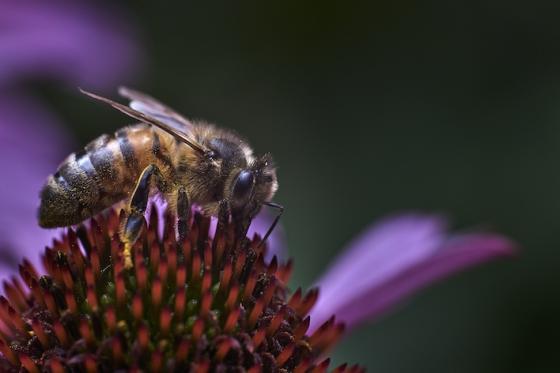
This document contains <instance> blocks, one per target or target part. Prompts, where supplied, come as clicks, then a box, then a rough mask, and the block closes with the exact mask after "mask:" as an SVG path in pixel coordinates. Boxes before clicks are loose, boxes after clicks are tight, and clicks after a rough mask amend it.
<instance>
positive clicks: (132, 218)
mask: <svg viewBox="0 0 560 373" xmlns="http://www.w3.org/2000/svg"><path fill="white" fill-rule="evenodd" d="M154 177H155V183H156V185H157V187H158V189H159V190H160V191H165V189H166V186H165V182H164V179H163V177H162V175H161V172H160V170H159V169H158V168H157V166H156V165H153V164H151V165H149V166H148V167H146V168H145V169H144V171H142V174H141V175H140V177H139V178H138V181H137V182H136V187H135V188H134V192H133V194H132V198H131V199H130V203H129V208H128V216H127V217H126V220H125V222H124V225H123V226H122V227H121V239H122V240H123V242H124V245H125V247H124V260H125V262H124V264H125V267H126V268H131V267H132V258H131V257H132V255H131V250H132V245H133V244H134V242H136V240H137V239H138V236H139V235H140V232H141V230H142V225H143V223H144V213H145V212H146V206H147V205H148V198H149V197H150V186H151V183H152V179H153V178H154Z"/></svg>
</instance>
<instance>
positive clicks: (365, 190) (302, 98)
mask: <svg viewBox="0 0 560 373" xmlns="http://www.w3.org/2000/svg"><path fill="white" fill-rule="evenodd" d="M120 5H121V6H122V7H123V8H125V10H126V12H125V13H129V16H130V18H131V19H132V21H133V22H135V23H136V26H137V31H138V36H139V39H140V41H141V44H142V46H143V48H144V50H145V57H146V59H145V63H144V70H143V73H142V75H141V76H140V77H139V78H138V79H136V80H133V81H128V82H127V81H123V83H124V84H131V85H132V86H134V87H137V88H139V89H141V90H143V91H147V92H149V93H151V94H153V95H154V96H156V97H159V98H161V99H162V100H163V101H165V102H167V103H169V104H170V105H171V106H173V107H176V108H178V109H180V111H182V112H184V113H185V114H187V116H189V117H193V118H204V119H207V120H209V121H213V122H215V123H218V124H220V125H222V126H226V127H230V128H233V129H235V130H237V131H238V132H239V133H241V134H243V135H244V136H246V137H247V138H248V139H249V140H250V141H251V143H252V145H253V146H254V147H255V149H256V150H257V151H258V152H265V151H270V152H272V153H273V154H274V157H275V159H276V161H277V163H278V165H279V178H280V185H281V187H280V191H279V193H278V195H277V201H278V202H280V203H282V204H284V205H285V206H286V208H287V212H286V214H285V218H284V219H283V223H284V227H285V230H286V232H287V238H288V244H289V249H290V254H291V255H292V256H293V257H295V259H296V270H295V278H294V281H293V283H294V284H303V285H305V286H310V285H311V284H312V283H313V281H314V279H316V278H317V276H318V275H319V274H320V273H321V271H322V270H324V269H325V268H326V266H327V265H328V264H329V262H330V261H331V259H332V258H333V256H334V255H335V254H336V253H337V252H338V251H339V250H341V249H342V248H343V246H344V244H345V243H346V242H348V241H349V240H350V239H351V238H352V237H353V236H354V235H355V234H357V233H358V232H360V231H361V230H362V229H363V228H365V227H366V226H367V225H368V224H370V223H371V222H372V221H374V220H376V219H378V218H380V217H382V216H384V215H386V214H388V213H393V212H395V211H402V210H409V209H413V210H421V211H435V212H444V213H447V214H448V215H449V216H451V217H453V222H454V226H455V227H457V228H459V229H461V228H469V227H473V226H474V227H478V226H481V227H484V228H491V229H495V230H498V231H500V232H504V233H506V234H508V235H510V236H511V237H513V238H514V239H515V240H516V241H518V242H519V243H520V244H521V246H522V248H523V249H522V252H521V255H520V257H519V258H518V259H517V260H514V261H509V262H501V263H494V264H491V265H487V266H485V267H483V268H478V269H476V270H472V271H469V272H468V273H464V274H461V275H459V276H455V277H454V278H452V279H451V280H449V281H447V282H445V283H443V284H439V285H437V286H434V287H432V288H430V289H429V290H427V291H423V292H422V293H421V294H420V295H419V296H416V297H415V298H414V299H413V300H412V301H410V302H408V303H407V304H406V306H405V307H401V308H399V309H398V310H397V312H393V313H392V314H390V315H389V316H387V317H385V318H383V319H382V320H380V321H378V322H376V323H372V324H370V325H368V326H367V327H364V328H360V329H359V330H357V331H355V332H354V333H352V334H351V335H349V336H348V337H347V338H346V339H345V340H344V341H343V342H342V343H341V344H340V345H339V347H338V348H337V349H336V351H334V359H335V363H337V364H338V363H341V362H344V361H348V362H350V363H355V362H357V363H361V364H363V365H365V366H367V368H368V370H369V371H370V372H448V371H453V372H528V371H552V370H555V369H558V368H559V367H560V362H559V358H558V351H559V347H560V342H559V336H560V324H559V321H558V316H559V315H560V298H559V287H558V285H559V284H560V250H559V247H558V242H559V241H560V240H559V239H558V214H559V213H560V196H559V193H558V191H559V188H558V187H559V185H560V177H559V175H558V172H557V169H558V167H557V164H558V160H559V159H560V84H559V83H560V64H559V63H560V23H559V21H558V19H559V15H560V3H558V1H533V2H523V1H505V0H503V1H496V0H490V1H489V0H487V1H443V0H442V1H424V2H415V1H407V0H397V1H353V2H346V3H343V2H340V1H316V2H311V1H307V2H304V1H286V0H284V1H281V2H277V1H271V2H266V3H265V2H259V1H243V2H233V1H208V2H204V4H202V3H194V2H187V1H184V2H173V3H172V2H164V1H162V2H159V3H156V2H150V3H148V2H143V4H142V5H140V4H139V2H137V1H132V0H130V1H121V2H120ZM100 58H102V56H100ZM46 90H47V92H48V95H47V96H48V99H50V100H51V102H52V104H53V105H54V106H55V107H56V108H57V109H58V112H59V113H60V114H61V116H62V117H63V118H64V119H65V120H66V122H67V123H68V124H69V130H70V131H72V132H73V133H74V134H75V136H76V138H77V139H78V142H79V143H81V144H85V143H87V142H88V141H89V140H91V139H92V138H94V137H96V136H98V135H99V134H101V133H103V132H110V131H113V130H115V129H116V128H117V127H119V126H122V125H123V124H125V123H126V119H124V118H122V117H121V116H119V115H117V114H115V113H113V112H111V111H109V110H101V109H100V107H99V106H98V105H92V104H91V102H90V101H88V100H84V99H83V97H80V96H78V95H76V94H75V91H67V92H60V88H57V89H53V88H49V87H47V88H46ZM106 93H109V92H106ZM109 94H112V95H113V93H109Z"/></svg>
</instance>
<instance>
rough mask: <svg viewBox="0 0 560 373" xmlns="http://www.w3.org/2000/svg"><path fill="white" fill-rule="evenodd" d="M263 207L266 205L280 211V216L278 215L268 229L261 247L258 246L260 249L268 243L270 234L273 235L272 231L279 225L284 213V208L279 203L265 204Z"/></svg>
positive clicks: (260, 244)
mask: <svg viewBox="0 0 560 373" xmlns="http://www.w3.org/2000/svg"><path fill="white" fill-rule="evenodd" d="M263 205H266V206H268V207H272V208H273V209H276V210H278V215H276V217H275V218H274V220H273V221H272V224H270V227H269V228H268V230H267V231H266V233H265V235H264V236H263V238H262V240H261V243H259V246H257V247H258V248H260V247H261V246H262V245H263V244H264V243H265V242H266V240H267V238H268V237H269V236H270V234H271V233H272V231H273V230H274V228H275V227H276V225H277V224H278V221H279V220H280V217H281V216H282V214H283V213H284V206H282V205H279V204H278V203H274V202H264V203H263Z"/></svg>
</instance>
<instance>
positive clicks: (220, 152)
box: [38, 87, 284, 267]
mask: <svg viewBox="0 0 560 373" xmlns="http://www.w3.org/2000/svg"><path fill="white" fill-rule="evenodd" d="M81 92H82V93H84V94H86V95H88V96H89V97H91V98H93V99H95V100H98V101H101V102H103V103H106V104H108V105H110V106H112V107H113V108H115V109H117V110H119V111H121V112H122V113H124V114H126V115H128V116H129V117H132V118H134V119H136V120H138V121H139V123H137V124H134V125H131V126H128V127H124V128H122V129H120V130H118V131H117V132H115V134H114V135H102V136H100V137H98V138H97V139H95V140H93V141H92V142H90V143H89V144H88V145H86V146H85V148H84V149H83V150H82V151H80V152H78V153H73V154H70V156H68V157H67V158H66V160H64V161H63V162H62V164H61V165H60V166H59V167H58V170H57V171H56V173H54V174H53V175H50V176H49V177H48V179H47V181H46V183H45V185H44V187H43V189H42V191H41V193H40V198H41V203H40V207H39V213H38V215H39V225H41V226H42V227H44V228H53V227H63V226H70V225H74V224H78V223H80V222H82V221H84V220H86V219H88V218H90V217H92V216H94V215H95V214H97V213H99V212H101V211H102V210H104V209H106V208H108V207H110V206H112V205H113V204H115V203H117V202H119V201H122V200H126V201H127V204H126V208H125V219H124V220H123V222H122V224H121V230H120V235H121V239H122V241H123V242H124V244H125V248H124V258H125V266H127V267H130V266H132V262H131V254H130V250H131V245H132V244H133V243H134V242H135V241H136V239H137V238H138V236H139V235H140V232H141V229H142V226H143V222H144V212H145V211H146V206H147V204H148V199H149V197H150V196H151V195H153V194H155V193H157V192H159V193H160V194H161V195H162V196H163V198H164V199H165V200H166V201H167V203H168V206H169V208H170V209H171V211H173V212H174V214H175V215H176V218H177V226H176V229H177V235H178V237H179V239H180V240H182V239H184V238H185V236H186V234H187V229H188V221H189V214H190V212H191V206H192V204H196V205H198V206H199V207H200V208H201V210H202V212H203V214H205V215H207V216H216V217H217V218H218V224H225V223H226V222H227V221H228V220H229V219H230V217H231V219H232V221H233V222H235V224H236V228H235V231H236V235H241V236H242V237H244V236H245V235H246V233H247V230H248V228H249V225H250V223H251V220H252V219H253V218H254V217H255V215H256V214H257V213H258V212H259V210H260V209H261V207H262V206H263V205H267V206H270V207H272V208H276V209H277V210H278V214H277V215H276V218H275V219H274V221H273V222H272V224H271V226H270V227H269V229H268V230H267V232H266V233H265V235H264V236H263V242H264V241H265V240H266V239H267V238H268V236H269V235H270V233H271V232H272V230H273V229H274V227H275V226H276V224H277V223H278V220H279V218H280V216H281V214H282V212H283V210H284V209H283V207H282V206H281V205H278V204H276V203H274V202H272V201H271V200H272V198H273V196H274V194H275V192H276V190H277V189H278V181H277V178H276V169H275V167H274V164H273V162H272V158H271V156H270V154H268V153H267V154H264V155H262V156H255V155H253V151H252V149H251V147H250V146H249V145H248V143H247V142H246V141H245V140H243V139H242V138H241V137H239V136H238V135H237V134H235V133H234V132H232V131H230V130H226V129H221V128H217V127H215V126H213V125H211V124H207V123H204V122H196V121H190V120H188V119H186V118H185V117H184V116H182V115H180V114H178V113H177V112H175V111H174V110H173V109H171V108H169V107H167V106H165V105H164V104H162V103H161V102H159V101H157V100H156V99H154V98H152V97H150V96H148V95H145V94H143V93H140V92H137V91H134V90H131V89H128V88H124V87H121V88H120V89H119V94H120V95H121V96H123V97H125V98H126V99H128V100H130V103H129V106H126V105H122V104H120V103H118V102H115V101H112V100H110V99H108V98H104V97H101V96H98V95H96V94H93V93H90V92H86V91H84V90H81Z"/></svg>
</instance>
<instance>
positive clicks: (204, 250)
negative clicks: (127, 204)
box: [0, 208, 511, 373]
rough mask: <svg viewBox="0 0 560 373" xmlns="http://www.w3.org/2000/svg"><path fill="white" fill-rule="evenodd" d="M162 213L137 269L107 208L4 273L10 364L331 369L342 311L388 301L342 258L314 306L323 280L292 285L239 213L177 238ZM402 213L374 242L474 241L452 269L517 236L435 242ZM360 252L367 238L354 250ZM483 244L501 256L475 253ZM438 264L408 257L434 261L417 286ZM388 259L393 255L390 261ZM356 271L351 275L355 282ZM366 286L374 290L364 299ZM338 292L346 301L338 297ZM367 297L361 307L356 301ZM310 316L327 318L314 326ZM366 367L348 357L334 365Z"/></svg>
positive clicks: (1, 348) (5, 350)
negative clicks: (307, 287)
mask: <svg viewBox="0 0 560 373" xmlns="http://www.w3.org/2000/svg"><path fill="white" fill-rule="evenodd" d="M154 210H155V208H152V209H151V211H152V213H151V215H150V216H148V221H149V223H147V224H144V228H143V230H142V235H141V236H140V238H139V240H138V241H137V242H136V243H135V245H134V247H133V259H134V260H133V267H132V268H126V267H125V265H124V258H123V255H122V250H123V246H124V245H123V243H122V241H121V240H120V236H119V221H120V220H121V219H122V217H119V216H118V214H117V212H116V210H113V209H110V210H109V211H108V212H106V213H105V214H102V215H98V216H97V217H96V218H94V219H92V220H91V222H89V224H85V225H81V226H80V227H78V228H77V229H76V230H73V229H71V228H69V229H68V231H67V233H66V234H65V235H63V236H62V237H61V239H59V240H55V242H54V243H53V245H52V247H50V248H47V249H46V251H45V253H44V255H43V265H44V267H45V269H46V274H44V275H42V274H41V272H40V271H39V270H37V269H36V268H35V267H34V266H33V265H32V264H31V263H30V262H29V261H24V262H23V264H22V265H20V266H19V273H20V278H12V279H11V280H10V281H4V293H5V294H6V296H5V297H4V296H1V297H0V335H1V336H2V337H1V338H0V352H1V355H0V368H1V369H2V371H5V372H18V371H20V370H21V369H22V368H24V369H26V370H27V371H29V372H40V371H51V372H55V373H58V372H64V371H67V370H70V371H86V372H110V371H116V370H127V371H132V372H139V371H150V372H159V371H169V372H179V371H194V372H207V371H211V372H221V371H249V372H275V371H285V372H308V371H313V372H325V371H326V370H327V369H328V366H329V362H330V360H329V359H328V358H327V357H325V355H326V353H328V351H329V350H330V349H331V348H332V347H333V346H334V344H335V343H336V342H337V340H338V339H339V338H340V337H341V336H342V334H343V332H344V323H341V322H339V321H337V320H336V318H335V317H336V316H337V315H341V316H342V318H346V319H348V320H349V322H350V323H354V324H355V323H356V322H357V321H358V320H359V318H358V317H354V316H353V315H354V314H356V313H357V312H356V309H358V308H364V309H365V311H364V312H361V313H360V312H358V314H359V315H360V317H361V318H362V319H363V318H365V316H366V315H364V313H367V312H369V313H370V314H371V313H372V312H373V313H375V312H376V311H378V310H379V308H380V307H377V308H376V307H373V308H372V307H371V306H369V305H368V304H369V303H370V302H371V303H373V304H376V301H377V303H380V304H382V305H384V306H386V305H387V302H386V300H385V299H384V298H383V293H384V292H385V294H384V295H385V296H387V295H389V293H390V291H387V290H386V291H379V289H378V290H377V293H376V292H375V291H373V292H372V291H369V292H368V291H365V288H366V287H367V285H368V284H370V283H373V282H374V281H372V280H371V279H370V277H375V276H368V275H367V274H366V273H365V272H363V268H359V269H358V271H357V273H356V275H350V274H349V273H348V271H346V272H344V273H342V272H340V273H337V271H340V270H341V268H342V267H343V266H344V260H342V261H341V262H340V264H339V266H338V268H337V266H335V267H334V269H333V270H332V271H331V274H330V275H327V278H328V277H331V279H330V280H329V281H332V283H333V284H336V285H338V286H339V287H340V289H339V290H338V291H336V290H335V289H334V288H333V287H332V286H333V285H330V286H331V288H329V285H327V286H326V288H325V290H330V291H332V292H336V294H334V295H332V294H331V296H330V297H329V296H328V294H327V295H326V296H325V299H327V302H326V303H325V302H323V304H321V302H319V303H316V302H317V299H318V294H319V293H318V291H317V290H316V289H314V290H311V291H309V292H307V293H306V294H304V293H303V292H302V291H301V289H298V290H297V291H295V292H294V293H293V294H290V293H289V291H288V289H287V287H286V283H287V281H288V279H289V276H290V273H291V271H292V264H291V262H288V263H287V264H284V263H281V262H279V261H278V260H277V258H276V257H273V259H272V260H271V261H270V262H267V261H266V260H265V259H264V257H265V253H266V243H264V244H261V243H262V242H261V240H260V237H259V235H258V234H257V235H254V236H253V238H252V239H250V240H249V239H247V240H238V239H235V237H234V226H235V224H234V222H232V223H230V224H227V225H226V226H225V227H222V228H216V229H215V230H212V229H209V227H210V225H211V223H210V218H205V217H203V216H202V215H201V214H200V213H195V214H194V218H193V219H192V223H191V226H190V229H189V232H190V233H189V234H188V236H187V237H186V239H185V241H183V242H177V241H176V239H175V220H174V219H173V218H172V217H171V215H168V214H165V215H164V216H165V218H164V219H163V220H160V219H159V218H158V216H157V214H156V213H154ZM121 214H122V212H121ZM401 219H404V221H402V220H401V221H397V222H391V223H385V224H384V225H381V227H378V228H376V229H374V230H373V232H371V234H372V236H373V237H375V239H373V241H375V240H377V239H380V240H381V241H380V243H385V244H389V246H391V244H394V243H395V239H397V240H398V237H405V236H408V237H409V238H408V239H404V241H406V243H407V244H410V245H414V246H415V250H413V251H422V250H419V248H420V247H421V246H422V244H424V243H426V247H425V249H426V250H428V248H431V249H432V250H433V249H434V247H435V248H437V249H438V250H446V251H447V250H449V251H455V250H457V251H458V252H462V251H463V250H466V251H469V250H470V251H471V253H472V254H473V255H472V256H473V257H477V258H478V260H470V261H467V260H463V259H464V258H463V256H460V258H459V259H457V256H456V255H451V257H450V258H453V260H449V261H447V262H448V265H447V266H452V267H453V266H454V265H453V264H449V263H455V262H456V261H457V260H458V261H459V262H461V263H462V265H460V266H455V269H456V268H458V267H464V266H465V265H467V264H474V263H475V262H479V261H481V258H484V259H488V258H490V257H496V256H499V255H502V254H508V253H509V252H510V250H511V246H510V244H509V242H508V241H507V240H505V239H503V238H500V237H495V238H494V240H493V241H492V243H488V244H487V245H486V246H485V245H481V246H480V247H476V244H482V242H476V241H472V242H470V245H471V247H467V246H469V245H467V246H462V243H464V242H469V239H466V238H458V241H459V242H457V243H450V244H449V246H448V247H447V248H446V249H443V248H441V245H442V244H443V243H442V242H438V239H439V238H441V237H443V238H444V240H448V238H447V237H446V236H445V235H444V234H443V232H442V231H438V229H437V227H435V226H433V225H432V223H433V222H430V221H428V220H426V219H423V218H418V219H419V220H418V221H415V219H416V218H414V217H413V218H401ZM406 220H409V221H406ZM160 224H164V227H163V235H162V236H160V234H158V232H159V229H158V226H159V225H160ZM403 228H406V230H403ZM392 229H396V231H393V232H391V230H392ZM389 232H391V233H389ZM395 233H397V236H395V235H394V234H395ZM407 233H408V234H407ZM370 238H371V237H370ZM450 240H451V241H455V239H454V238H452V239H450ZM483 240H485V238H484V239H483ZM496 240H497V241H496ZM495 241H496V242H498V243H496V242H495ZM434 245H435V246H434ZM454 245H456V246H454ZM472 245H474V246H472ZM378 247H381V246H378ZM392 248H393V249H394V248H395V247H394V246H392ZM459 248H460V249H459ZM432 250H428V251H432ZM359 251H360V250H359V245H358V246H356V249H355V251H354V252H350V255H352V254H356V253H357V252H359ZM389 251H390V250H389ZM479 251H489V252H491V253H493V254H492V255H488V254H486V255H479V254H476V253H477V252H479ZM496 252H497V253H499V254H495V253H496ZM378 254H381V256H385V255H386V256H387V257H391V256H392V257H397V256H398V255H394V253H390V252H385V253H383V252H380V253H378ZM383 254H385V255H383ZM405 256H409V255H405ZM410 256H411V257H412V256H414V255H410ZM433 256H434V257H437V256H438V254H433ZM416 257H417V258H418V257H422V255H417V256H416ZM430 261H431V262H432V263H435V264H433V265H431V266H430V265H427V266H426V265H425V263H423V262H422V260H420V261H419V260H418V259H412V260H410V262H416V263H417V266H413V267H412V268H414V269H417V267H418V265H419V266H425V267H427V270H422V269H420V270H417V272H418V273H422V272H424V273H425V276H420V278H418V277H417V276H412V277H411V281H413V282H417V285H415V286H416V287H418V286H422V285H424V284H425V283H426V281H424V280H423V278H424V277H425V278H429V279H433V278H434V277H435V276H434V275H432V274H431V273H432V272H436V273H437V274H438V275H441V274H442V273H445V272H446V271H445V270H444V271H433V268H435V267H438V265H437V262H438V260H431V259H428V260H426V262H430ZM380 262H385V263H386V264H389V263H390V261H387V259H380ZM393 262H398V260H393ZM444 262H445V260H444ZM467 262H468V263H467ZM419 263H420V264H419ZM377 265H379V262H378V263H375V261H373V262H371V263H370V265H369V270H370V271H371V272H381V275H380V277H382V278H389V279H390V278H391V276H387V273H388V272H394V273H393V274H394V275H396V277H397V278H400V277H401V276H402V275H403V272H402V269H398V267H399V265H395V266H393V269H391V268H389V269H388V270H387V271H385V273H383V272H384V270H385V269H384V268H383V267H377ZM365 267H367V266H365ZM365 267H364V268H365ZM395 268H397V269H395ZM375 270H377V271H375ZM447 272H449V271H447ZM337 278H338V280H339V281H336V279H337ZM352 278H353V279H354V283H353V284H351V283H348V282H347V281H348V280H350V279H352ZM356 279H362V280H367V281H362V282H361V283H360V282H358V281H356ZM400 281H402V279H401V280H397V281H396V283H397V284H398V283H399V282H400ZM325 283H326V284H328V282H325ZM394 285H395V284H394ZM401 288H404V289H405V290H404V292H403V291H400V290H401ZM407 289H410V286H408V287H407V286H396V287H395V289H393V290H392V292H393V293H394V294H396V295H397V297H398V296H399V295H401V296H402V295H403V294H406V293H407V291H408V292H409V291H410V290H407ZM356 290H361V291H362V293H360V292H356ZM364 291H365V294H367V295H368V297H364V293H363V292H364ZM399 291H400V292H399ZM351 293H354V294H353V295H350V296H347V297H344V295H345V294H351ZM333 296H334V297H341V298H343V300H342V301H340V302H337V301H335V300H334V299H332V298H331V297H333ZM359 297H361V298H362V303H363V304H359V303H360V302H359V300H357V299H356V298H359ZM378 297H379V298H378ZM329 302H331V303H333V304H338V309H337V315H333V316H332V317H330V318H328V319H327V320H326V321H323V320H321V319H320V315H321V314H322V313H324V312H329V307H330V309H331V310H332V308H333V307H332V306H328V303H329ZM325 304H327V305H325ZM342 305H344V307H343V306H342ZM314 310H315V311H314ZM316 316H317V317H316ZM314 319H318V320H317V321H315V320H314ZM312 323H313V324H315V325H319V326H318V327H316V328H310V326H311V324H312ZM361 370H362V368H360V367H358V366H356V365H353V366H351V367H349V366H348V365H346V364H344V365H342V366H339V367H337V368H336V369H335V370H334V371H336V372H359V371H361Z"/></svg>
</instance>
